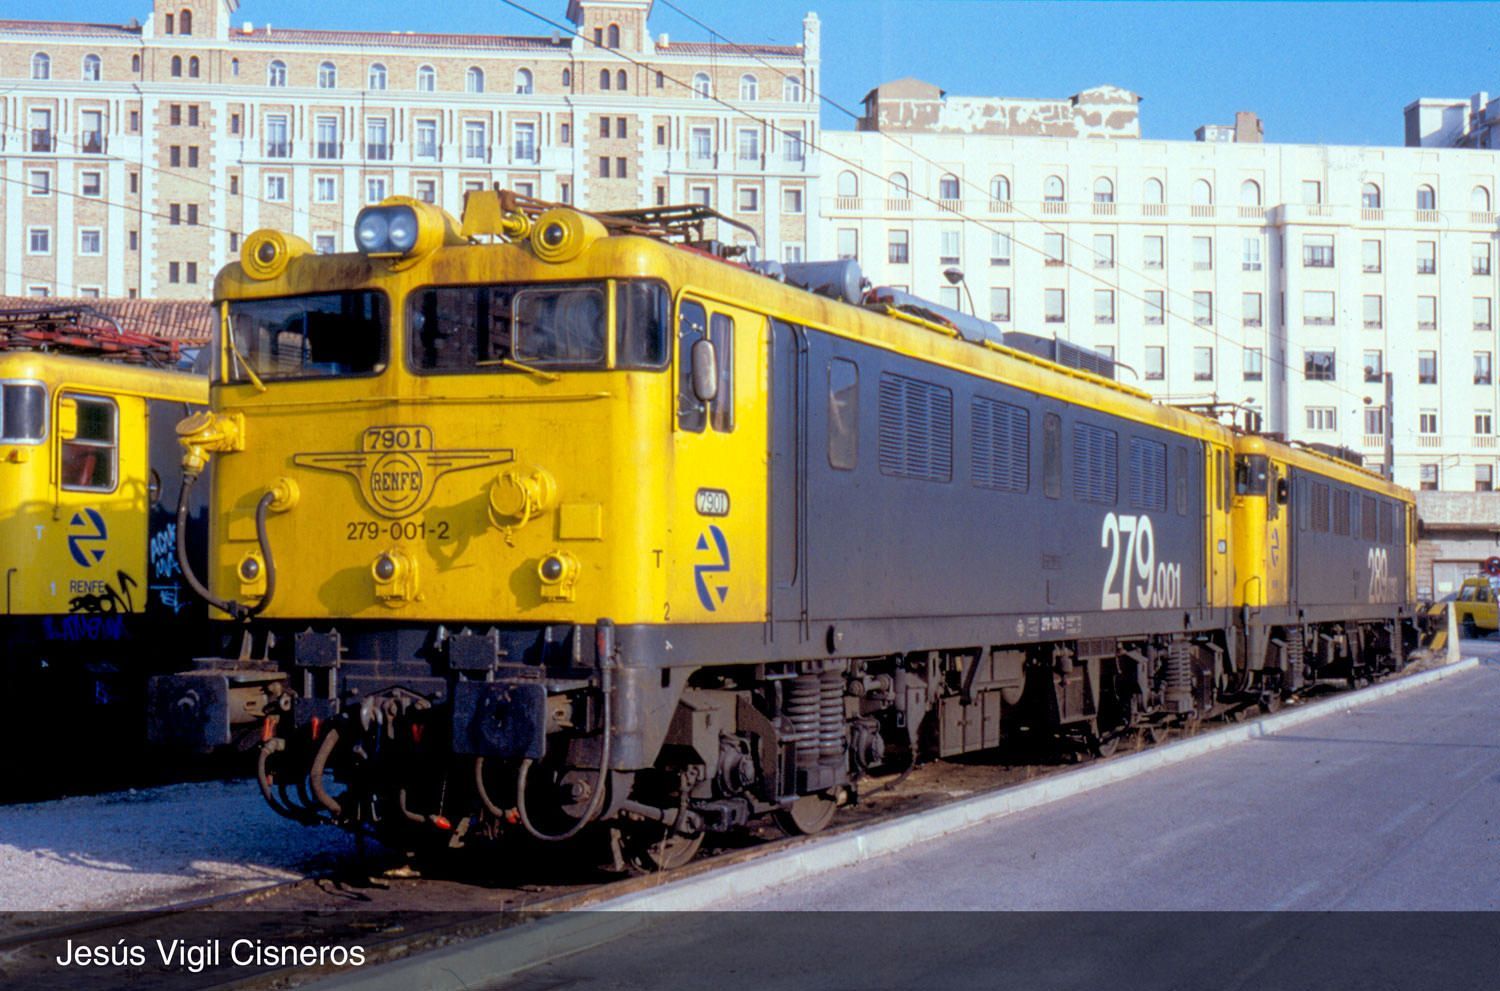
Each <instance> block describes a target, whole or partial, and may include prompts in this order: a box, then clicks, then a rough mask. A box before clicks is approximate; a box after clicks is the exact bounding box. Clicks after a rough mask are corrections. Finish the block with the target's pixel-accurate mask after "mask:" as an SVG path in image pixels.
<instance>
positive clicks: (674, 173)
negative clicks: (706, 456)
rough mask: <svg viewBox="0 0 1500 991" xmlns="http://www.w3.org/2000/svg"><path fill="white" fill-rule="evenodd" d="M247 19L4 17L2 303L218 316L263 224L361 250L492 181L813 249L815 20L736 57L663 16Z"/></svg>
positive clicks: (231, 6)
mask: <svg viewBox="0 0 1500 991" xmlns="http://www.w3.org/2000/svg"><path fill="white" fill-rule="evenodd" d="M237 6H238V4H237V0H156V2H155V3H154V5H153V9H152V10H151V14H150V17H149V19H148V20H147V21H146V22H145V23H143V24H142V23H134V22H133V23H131V24H129V25H125V26H112V25H98V24H81V23H73V22H56V21H0V82H3V84H4V92H3V94H0V216H3V217H4V219H5V223H4V234H3V236H0V271H3V272H4V283H3V285H4V292H6V293H9V294H12V295H34V296H35V295H44V294H47V295H71V296H96V295H104V296H135V295H139V296H142V297H183V298H187V297H197V298H201V297H203V296H205V295H206V294H207V291H208V286H209V284H210V283H211V281H212V277H213V273H214V272H215V271H216V270H217V269H218V268H219V266H221V265H222V264H224V263H225V262H226V261H228V260H229V259H231V258H233V257H234V256H235V254H236V252H237V251H238V248H239V239H240V238H241V237H242V236H243V235H244V234H245V233H246V232H249V231H253V230H255V229H256V228H258V227H277V228H281V229H285V230H290V231H293V232H295V233H296V234H298V235H300V236H302V237H304V238H306V239H307V240H308V241H309V242H311V243H312V244H313V245H314V246H315V247H316V248H318V250H325V251H334V250H342V249H345V248H346V247H347V238H348V237H349V232H350V231H351V229H352V227H353V221H354V217H355V215H356V214H357V213H358V211H359V209H360V208H361V207H363V206H364V205H365V204H367V203H370V202H374V201H376V200H379V199H381V198H383V197H385V196H387V195H392V194H404V195H409V196H415V197H417V198H419V199H424V200H428V201H431V202H435V203H440V204H442V205H443V206H445V207H447V208H449V209H450V210H453V211H454V212H457V210H458V209H459V208H460V207H461V204H462V196H463V194H464V192H465V191H467V190H470V189H475V188H483V187H487V186H489V185H490V184H491V183H496V182H498V183H501V184H503V185H505V186H508V187H510V188H512V189H515V190H517V191H519V192H524V193H531V194H534V195H536V196H539V197H541V198H544V199H550V200H558V201H562V202H577V203H579V204H582V205H586V206H588V207H590V208H593V209H617V208H625V207H638V206H643V205H648V204H653V203H656V204H662V203H681V202H689V201H693V202H702V203H706V204H708V205H711V206H713V207H715V208H716V209H718V210H720V211H721V212H723V213H724V214H726V215H729V216H733V217H734V218H735V219H737V220H739V221H741V222H742V223H744V224H747V225H748V226H749V227H750V228H752V229H753V230H754V231H755V232H756V235H757V236H758V239H759V242H760V249H759V250H761V251H763V252H765V253H767V254H770V255H771V256H773V257H781V256H784V255H785V254H787V253H792V254H797V253H800V252H805V251H812V250H814V249H815V245H814V244H813V243H812V242H811V239H810V235H812V234H813V233H814V232H812V231H810V230H809V227H808V225H807V222H806V219H807V218H806V212H805V211H806V209H807V207H806V205H807V204H809V203H813V202H816V199H817V192H816V182H817V170H816V165H815V162H814V161H813V159H812V158H811V157H810V156H809V155H808V153H807V149H808V148H809V147H811V146H813V145H814V144H815V143H816V141H817V140H818V138H817V129H818V116H817V102H816V96H815V94H816V92H817V86H818V84H819V79H818V68H819V24H818V20H817V18H816V17H815V16H813V15H809V16H808V17H807V18H806V19H805V20H804V21H803V24H802V37H801V44H797V45H785V46H775V45H757V46H731V45H722V44H706V43H698V42H689V43H682V42H677V43H674V42H672V41H671V40H670V39H669V38H668V37H667V36H665V35H662V36H659V37H656V38H653V37H652V36H651V35H650V33H649V32H648V30H647V18H648V15H649V14H650V11H651V7H652V0H570V2H569V4H568V6H567V8H566V15H567V17H568V19H569V20H570V21H571V22H572V23H573V25H574V26H575V31H576V33H572V32H562V31H558V32H554V33H553V34H552V35H550V36H548V35H540V36H509V35H454V34H430V33H410V32H390V33H387V32H373V31H313V30H301V29H285V28H273V27H272V26H271V25H261V26H258V27H257V26H254V25H253V24H251V23H248V22H242V23H238V24H232V23H231V15H232V14H234V13H235V10H236V7H237ZM556 13H562V11H557V12H556ZM718 233H719V234H720V236H721V237H723V238H724V239H725V240H744V241H746V243H747V245H748V244H751V243H753V242H750V241H749V236H748V235H745V234H743V233H742V232H739V231H731V230H729V229H726V230H725V231H722V232H718Z"/></svg>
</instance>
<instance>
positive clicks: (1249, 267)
mask: <svg viewBox="0 0 1500 991" xmlns="http://www.w3.org/2000/svg"><path fill="white" fill-rule="evenodd" d="M1240 271H1242V272H1259V271H1260V262H1241V263H1240Z"/></svg>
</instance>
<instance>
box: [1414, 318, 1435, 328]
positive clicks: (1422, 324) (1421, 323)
mask: <svg viewBox="0 0 1500 991" xmlns="http://www.w3.org/2000/svg"><path fill="white" fill-rule="evenodd" d="M1417 329H1418V330H1437V321H1436V320H1418V321H1417Z"/></svg>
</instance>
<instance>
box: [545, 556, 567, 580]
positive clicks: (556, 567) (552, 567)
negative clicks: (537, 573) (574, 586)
mask: <svg viewBox="0 0 1500 991" xmlns="http://www.w3.org/2000/svg"><path fill="white" fill-rule="evenodd" d="M541 574H542V578H544V579H545V580H547V581H549V582H555V581H557V580H558V579H560V578H561V577H562V576H563V562H562V558H560V557H555V556H553V557H545V558H543V559H542V570H541Z"/></svg>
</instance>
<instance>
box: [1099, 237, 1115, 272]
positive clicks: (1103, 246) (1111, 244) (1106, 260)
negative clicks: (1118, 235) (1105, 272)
mask: <svg viewBox="0 0 1500 991" xmlns="http://www.w3.org/2000/svg"><path fill="white" fill-rule="evenodd" d="M1094 267H1095V268H1114V267H1115V239H1114V235H1112V234H1095V235H1094Z"/></svg>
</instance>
